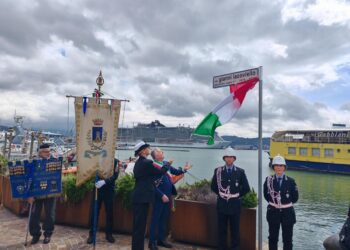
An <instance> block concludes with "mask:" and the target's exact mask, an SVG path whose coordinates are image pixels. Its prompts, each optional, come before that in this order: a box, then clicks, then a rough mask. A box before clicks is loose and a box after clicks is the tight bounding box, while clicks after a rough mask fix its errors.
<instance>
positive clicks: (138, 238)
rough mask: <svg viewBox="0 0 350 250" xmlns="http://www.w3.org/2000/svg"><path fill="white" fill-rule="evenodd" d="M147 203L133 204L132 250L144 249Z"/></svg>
mask: <svg viewBox="0 0 350 250" xmlns="http://www.w3.org/2000/svg"><path fill="white" fill-rule="evenodd" d="M148 208H149V203H133V215H134V221H133V227H132V250H143V249H144V238H145V231H146V224H147V214H148Z"/></svg>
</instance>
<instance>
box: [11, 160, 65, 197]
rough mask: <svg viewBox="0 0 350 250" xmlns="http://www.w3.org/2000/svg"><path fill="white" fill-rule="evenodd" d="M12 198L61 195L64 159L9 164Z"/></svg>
mask: <svg viewBox="0 0 350 250" xmlns="http://www.w3.org/2000/svg"><path fill="white" fill-rule="evenodd" d="M8 167H9V172H10V182H11V191H12V198H23V199H26V198H29V197H40V196H52V195H57V194H60V193H61V190H62V184H61V176H62V158H59V159H56V158H50V159H48V160H46V159H40V160H32V161H27V160H26V161H16V162H9V163H8Z"/></svg>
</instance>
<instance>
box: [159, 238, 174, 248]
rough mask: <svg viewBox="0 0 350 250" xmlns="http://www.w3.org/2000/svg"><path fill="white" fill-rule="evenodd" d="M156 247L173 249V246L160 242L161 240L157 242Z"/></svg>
mask: <svg viewBox="0 0 350 250" xmlns="http://www.w3.org/2000/svg"><path fill="white" fill-rule="evenodd" d="M158 246H162V247H165V248H172V247H173V245H171V244H169V243H168V242H166V241H161V240H158Z"/></svg>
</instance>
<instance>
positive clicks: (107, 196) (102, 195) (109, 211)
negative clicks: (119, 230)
mask: <svg viewBox="0 0 350 250" xmlns="http://www.w3.org/2000/svg"><path fill="white" fill-rule="evenodd" d="M95 190H96V189H94V192H93V199H92V202H91V210H90V211H91V214H90V231H89V234H90V236H92V233H93V226H94V203H95V202H94V201H95ZM113 198H114V193H113V192H106V191H102V190H99V191H98V196H97V213H96V215H97V218H96V222H97V225H98V217H99V214H100V209H101V206H102V202H103V203H104V204H105V211H106V228H105V232H106V235H107V234H112V232H113ZM97 225H96V230H97V228H98V227H97Z"/></svg>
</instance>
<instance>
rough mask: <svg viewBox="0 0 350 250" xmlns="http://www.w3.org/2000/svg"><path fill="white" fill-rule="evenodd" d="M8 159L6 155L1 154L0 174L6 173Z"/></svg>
mask: <svg viewBox="0 0 350 250" xmlns="http://www.w3.org/2000/svg"><path fill="white" fill-rule="evenodd" d="M7 162H8V161H7V159H6V157H5V156H3V155H0V174H4V175H5V174H6V173H7Z"/></svg>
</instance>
